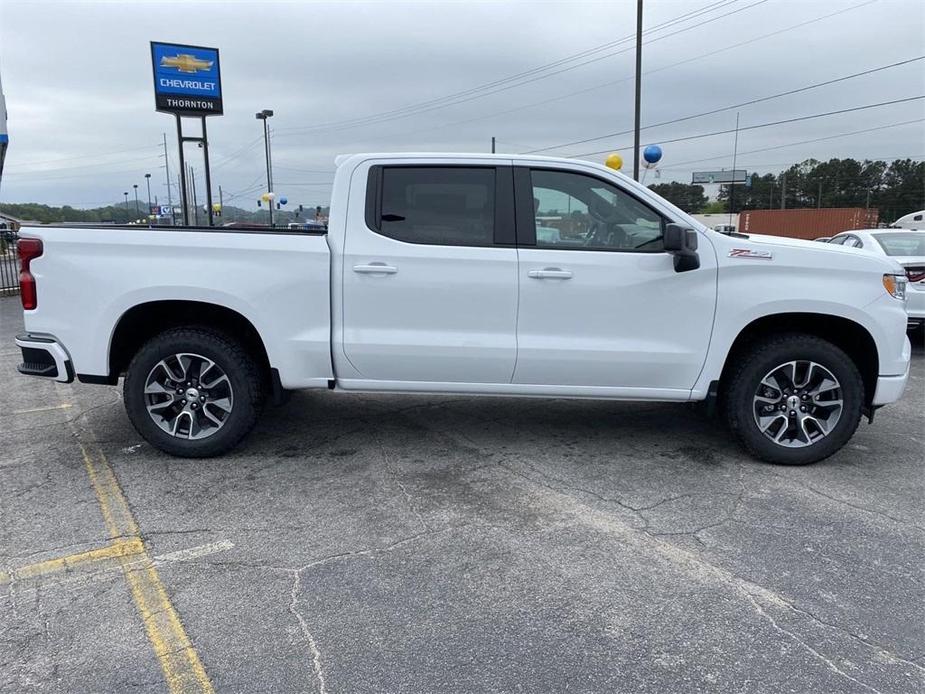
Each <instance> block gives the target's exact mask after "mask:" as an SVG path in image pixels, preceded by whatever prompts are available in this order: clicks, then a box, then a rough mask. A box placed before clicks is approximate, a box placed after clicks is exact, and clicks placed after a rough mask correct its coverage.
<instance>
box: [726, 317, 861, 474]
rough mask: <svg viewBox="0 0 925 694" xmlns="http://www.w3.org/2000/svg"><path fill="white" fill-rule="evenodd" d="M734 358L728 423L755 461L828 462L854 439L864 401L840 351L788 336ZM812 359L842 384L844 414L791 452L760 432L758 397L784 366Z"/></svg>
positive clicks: (853, 372)
mask: <svg viewBox="0 0 925 694" xmlns="http://www.w3.org/2000/svg"><path fill="white" fill-rule="evenodd" d="M734 359H735V360H736V362H735V364H734V365H733V368H732V371H731V373H730V375H729V378H728V382H727V383H726V384H724V385H725V386H726V388H725V389H724V390H725V397H724V403H723V405H724V411H725V415H726V420H727V421H728V423H729V427H730V429H731V430H732V432H733V434H734V435H735V437H736V438H737V439H738V440H739V442H740V443H741V444H742V445H743V446H744V447H745V449H746V450H748V452H749V453H751V454H752V455H753V456H755V457H756V458H760V459H761V460H764V461H766V462H769V463H777V464H779V465H808V464H810V463H815V462H817V461H820V460H822V459H823V458H827V457H829V456H830V455H832V454H833V453H835V452H836V451H838V450H839V449H840V448H841V447H842V446H844V445H845V444H846V443H847V442H848V440H849V439H850V438H851V437H852V436H853V435H854V432H855V430H856V429H857V428H858V423H859V422H860V420H861V414H862V409H863V407H864V402H865V399H864V397H865V394H864V382H863V380H862V379H861V374H860V372H859V371H858V368H857V366H856V365H855V363H854V362H853V361H852V360H851V358H850V357H849V356H848V355H847V354H845V353H844V352H843V351H842V350H841V349H839V348H838V347H836V346H835V345H833V344H832V343H830V342H827V341H826V340H823V339H821V338H818V337H814V336H811V335H804V334H785V335H780V336H777V337H773V338H770V339H767V340H764V341H762V342H760V343H758V344H755V345H753V346H752V347H751V349H749V350H747V351H746V352H743V353H739V354H737V355H735V356H734ZM794 360H796V361H804V360H805V361H810V362H816V364H818V365H820V366H822V367H824V368H825V369H828V371H829V372H830V373H831V375H833V376H834V377H835V378H836V379H837V380H838V382H839V384H840V386H841V400H842V403H843V405H842V410H841V414H840V417H839V418H838V421H837V422H836V423H835V424H834V426H833V427H832V428H831V430H830V431H829V433H828V434H827V435H826V436H824V437H822V438H819V439H817V440H815V441H814V442H812V443H810V444H809V445H805V446H803V447H799V448H790V447H786V446H784V445H781V444H778V443H775V442H774V441H772V440H771V438H770V437H769V436H767V435H766V434H764V433H762V431H761V430H760V428H759V426H758V422H757V421H756V415H755V407H756V404H755V395H756V393H757V391H758V389H759V386H760V384H761V380H762V379H763V378H764V377H765V375H767V374H768V373H769V372H771V371H772V370H773V369H775V368H777V367H778V366H780V365H781V364H784V363H786V362H790V361H794Z"/></svg>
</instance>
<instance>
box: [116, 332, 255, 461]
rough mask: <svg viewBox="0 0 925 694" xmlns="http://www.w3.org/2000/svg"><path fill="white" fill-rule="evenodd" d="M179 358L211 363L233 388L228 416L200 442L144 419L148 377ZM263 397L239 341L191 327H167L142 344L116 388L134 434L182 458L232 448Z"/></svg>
mask: <svg viewBox="0 0 925 694" xmlns="http://www.w3.org/2000/svg"><path fill="white" fill-rule="evenodd" d="M180 353H194V354H198V355H202V356H203V357H206V358H207V359H209V360H211V361H214V362H215V364H216V365H217V366H218V367H220V368H221V370H222V371H224V373H225V375H226V376H227V377H228V381H229V382H230V386H231V388H232V389H233V391H232V392H233V393H234V397H233V401H232V406H231V411H230V413H228V414H227V418H226V419H224V420H222V425H221V426H220V427H219V428H218V429H217V430H216V431H214V433H211V434H210V435H208V436H207V437H206V438H201V439H182V438H178V437H176V436H173V435H171V434H170V433H168V432H166V431H164V430H163V429H161V427H160V426H158V424H157V423H155V421H154V419H153V418H152V416H150V415H149V414H148V409H147V405H148V403H147V401H146V396H145V392H144V391H145V384H146V381H147V379H148V376H149V374H150V373H151V372H152V369H154V368H155V366H156V365H157V364H158V362H160V361H161V360H162V359H169V358H170V357H171V356H172V355H175V354H180ZM265 392H266V387H265V383H264V379H263V378H261V375H260V370H259V369H258V367H257V364H256V362H255V361H254V359H253V358H252V357H251V355H250V354H249V353H248V352H247V351H246V350H245V349H244V347H243V346H242V345H241V344H240V343H239V342H237V341H236V340H234V339H233V338H231V337H229V336H228V335H225V334H223V333H221V332H218V331H215V330H211V329H208V328H200V327H195V326H191V327H181V328H173V329H171V330H167V331H165V332H163V333H161V334H160V335H157V336H156V337H153V338H151V339H150V340H148V342H146V343H145V344H144V345H143V346H142V347H141V349H140V350H138V353H137V354H135V356H134V357H133V358H132V361H131V363H130V364H129V367H128V371H127V373H126V376H125V382H124V384H123V387H122V397H123V400H124V402H125V411H126V413H127V414H128V418H129V420H131V422H132V425H133V426H134V427H135V429H136V430H137V431H138V433H139V434H141V435H142V437H144V439H145V440H146V441H147V442H148V443H150V444H151V445H152V446H154V447H155V448H159V449H160V450H162V451H164V452H165V453H169V454H170V455H175V456H179V457H183V458H208V457H211V456H216V455H221V454H223V453H226V452H227V451H229V450H231V449H232V448H234V447H235V446H236V445H238V443H240V441H241V439H243V438H244V437H245V436H246V435H247V434H248V432H250V430H251V429H252V428H253V427H254V424H256V422H257V417H258V416H259V414H260V411H261V409H262V407H263V403H264V400H265ZM184 402H185V401H184ZM190 426H191V425H190Z"/></svg>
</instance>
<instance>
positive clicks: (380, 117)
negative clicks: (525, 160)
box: [280, 0, 876, 132]
mask: <svg viewBox="0 0 925 694" xmlns="http://www.w3.org/2000/svg"><path fill="white" fill-rule="evenodd" d="M736 1H738V0H736ZM869 1H870V2H874V1H876V0H869ZM766 2H768V0H757V1H756V2H753V3H752V4H751V5H747V6H745V7H741V8H739V9H737V10H733V11H731V12H727V13H725V14H721V15H718V16H716V17H712V18H710V19H707V20H704V21H702V22H699V23H697V24H693V25H691V26H689V27H685V28H683V29H678V30H676V31H674V32H671V33H668V34H664V35H662V36H657V37H655V38H652V39H650V40H649V43H654V42H656V41H661V40H662V39H666V38H670V37H672V36H675V35H677V34H680V33H683V32H686V31H690V30H692V29H696V28H698V27H700V26H703V25H705V24H710V23H712V22H715V21H717V20H720V19H723V18H725V17H728V16H730V15H733V14H737V13H739V12H744V11H745V10H748V9H751V8H752V7H756V6H758V5H762V4H764V3H766ZM692 14H695V13H688V14H687V15H682V16H681V17H678V18H675V19H674V20H671V21H670V22H665V23H663V24H662V25H657V26H655V27H651V28H650V29H648V30H647V31H646V34H650V33H652V32H654V31H658V30H660V29H663V28H665V27H666V25H668V26H670V25H671V24H673V23H678V22H680V21H682V20H687V19H689V18H690V16H689V15H692ZM633 39H635V35H632V36H628V37H625V38H623V39H620V40H619V41H615V42H612V45H616V44H619V43H626V42H627V41H630V40H633ZM633 49H634V47H633V46H630V47H629V48H625V49H621V50H619V51H614V52H611V53H605V54H604V55H601V56H597V57H594V58H591V59H589V60H586V61H584V62H581V63H578V64H576V65H571V66H567V67H563V68H560V69H558V70H555V71H553V72H548V73H547V74H543V75H534V76H532V77H530V78H529V79H523V78H522V77H521V75H522V74H523V73H518V75H512V76H511V77H510V78H505V80H503V82H508V81H516V80H520V81H517V82H516V83H515V84H508V85H507V86H501V85H498V88H493V87H494V86H495V85H496V84H497V83H499V82H502V80H497V81H496V82H495V83H488V84H486V85H481V86H479V87H474V88H472V89H469V90H466V91H465V92H457V93H454V94H450V95H447V96H444V97H440V98H439V99H431V100H430V101H424V102H419V103H416V104H410V105H408V106H404V107H402V108H399V109H393V110H391V111H383V112H380V113H377V114H373V115H370V116H365V117H362V118H354V119H346V120H343V121H332V122H330V123H320V124H318V125H314V126H304V127H296V128H285V129H283V128H280V132H283V131H284V130H285V131H286V132H296V131H322V130H324V131H329V130H344V129H349V128H355V127H361V126H363V125H369V124H373V123H380V122H385V121H391V120H396V119H399V118H407V117H409V116H412V115H419V114H421V113H427V112H429V111H433V110H437V109H441V108H447V107H449V106H456V105H458V104H462V103H466V102H468V101H472V100H474V99H481V98H484V97H486V96H491V95H492V94H497V93H499V92H503V91H507V90H509V89H513V88H515V87H520V86H523V85H525V84H529V83H531V82H535V81H537V80H541V79H547V78H548V77H552V76H554V75H558V74H561V73H563V72H567V71H569V70H574V69H576V68H579V67H583V66H584V65H588V64H590V63H593V62H597V61H599V60H603V59H605V58H609V57H612V56H614V55H619V54H620V53H625V52H627V51H630V50H633ZM576 55H578V54H576ZM563 60H564V59H563ZM537 69H538V68H535V69H534V70H537ZM542 69H544V70H545V69H548V68H545V67H544V68H542ZM526 72H530V71H526ZM486 90H488V91H486ZM477 92H479V93H477ZM444 102H446V103H444Z"/></svg>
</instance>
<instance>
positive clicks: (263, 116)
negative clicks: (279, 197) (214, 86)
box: [256, 108, 273, 227]
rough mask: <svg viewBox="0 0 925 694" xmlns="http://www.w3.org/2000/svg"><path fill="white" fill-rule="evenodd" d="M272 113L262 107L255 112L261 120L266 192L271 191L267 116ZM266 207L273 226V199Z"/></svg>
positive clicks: (271, 176)
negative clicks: (265, 160)
mask: <svg viewBox="0 0 925 694" xmlns="http://www.w3.org/2000/svg"><path fill="white" fill-rule="evenodd" d="M272 115H273V111H271V110H270V109H268V108H265V109H263V110H262V111H258V112H257V116H256V117H257V120H262V121H263V149H264V151H265V152H266V155H267V192H268V193H272V192H273V168H272V166H271V164H270V123H269V120H268V119H269V118H270V117H271V116H272ZM267 206H268V209H269V210H270V226H271V227H272V226H273V199H272V198H271V199H270V200H268V201H267Z"/></svg>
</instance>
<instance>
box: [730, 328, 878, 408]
mask: <svg viewBox="0 0 925 694" xmlns="http://www.w3.org/2000/svg"><path fill="white" fill-rule="evenodd" d="M783 333H799V334H803V335H812V336H814V337H818V338H821V339H823V340H827V341H828V342H831V343H832V344H833V345H835V346H836V347H838V348H839V349H841V350H842V351H844V352H845V353H846V354H847V355H848V356H849V357H850V358H851V360H852V361H853V362H854V363H855V364H856V365H857V367H858V371H860V373H861V379H862V381H863V383H864V400H865V405H866V406H867V407H868V408H869V407H870V405H871V402H872V401H873V397H874V392H875V391H876V388H877V378H878V375H879V366H880V357H879V353H878V351H877V343H876V341H875V340H874V337H873V336H872V335H871V334H870V332H869V331H868V330H867V328H865V327H864V326H863V325H861V324H860V323H857V322H856V321H853V320H851V319H850V318H844V317H842V316H833V315H829V314H822V313H776V314H771V315H767V316H761V317H760V318H756V319H754V320H753V321H752V322H751V323H749V324H748V325H746V326H745V327H744V328H742V330H740V331H739V334H738V335H737V336H736V338H735V340H734V341H733V343H732V346H731V347H730V348H729V351H728V352H727V354H726V359H725V362H724V363H723V368H722V372H721V375H720V379H719V384H718V395H719V398H720V399H722V397H723V395H724V384H726V383H728V382H729V376H730V372H731V370H732V367H733V365H734V364H735V360H736V359H737V358H739V357H740V356H741V355H743V354H745V353H746V352H747V351H748V350H749V349H750V348H751V346H752V345H754V344H756V343H758V342H760V341H761V340H762V339H763V338H766V337H770V336H772V335H780V334H783Z"/></svg>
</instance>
